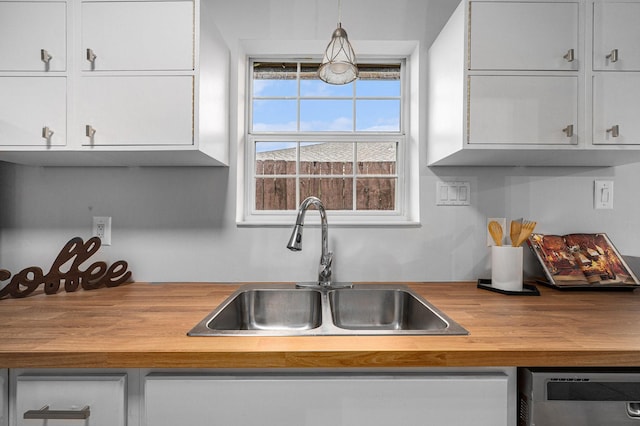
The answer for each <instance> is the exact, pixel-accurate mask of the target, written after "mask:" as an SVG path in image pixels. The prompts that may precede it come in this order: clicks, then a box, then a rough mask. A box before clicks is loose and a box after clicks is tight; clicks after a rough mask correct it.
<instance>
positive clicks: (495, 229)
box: [488, 220, 502, 246]
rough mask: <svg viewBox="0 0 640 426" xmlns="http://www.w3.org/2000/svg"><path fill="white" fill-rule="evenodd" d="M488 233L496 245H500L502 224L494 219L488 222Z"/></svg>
mask: <svg viewBox="0 0 640 426" xmlns="http://www.w3.org/2000/svg"><path fill="white" fill-rule="evenodd" d="M488 227H489V234H490V235H491V238H493V241H494V242H495V243H496V245H497V246H501V245H502V226H500V224H499V223H498V222H496V221H495V220H492V221H491V222H489V225H488Z"/></svg>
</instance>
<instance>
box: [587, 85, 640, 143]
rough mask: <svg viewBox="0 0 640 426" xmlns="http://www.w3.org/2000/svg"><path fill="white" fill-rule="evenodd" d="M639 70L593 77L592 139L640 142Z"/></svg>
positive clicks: (597, 140) (599, 141) (605, 141)
mask: <svg viewBox="0 0 640 426" xmlns="http://www.w3.org/2000/svg"><path fill="white" fill-rule="evenodd" d="M639 99H640V73H599V74H596V75H595V76H594V77H593V143H594V144H617V145H623V144H627V145H638V144H640V120H639V119H638V118H639V117H640V103H639V101H638V100H639Z"/></svg>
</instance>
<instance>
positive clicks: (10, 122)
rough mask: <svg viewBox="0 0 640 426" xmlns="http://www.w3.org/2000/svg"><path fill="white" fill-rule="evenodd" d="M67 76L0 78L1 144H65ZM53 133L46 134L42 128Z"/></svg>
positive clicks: (43, 145)
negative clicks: (0, 94)
mask: <svg viewBox="0 0 640 426" xmlns="http://www.w3.org/2000/svg"><path fill="white" fill-rule="evenodd" d="M66 80H67V79H66V77H49V76H47V77H0V93H2V96H0V145H4V146H8V145H16V146H41V147H47V146H50V145H64V144H65V143H66V140H67V136H66V133H67V131H66V128H67V121H66V117H67V81H66ZM45 127H46V128H48V129H49V131H50V132H53V133H52V134H51V135H50V136H49V138H46V137H44V135H43V129H44V128H45Z"/></svg>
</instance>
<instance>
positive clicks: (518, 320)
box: [0, 282, 640, 368]
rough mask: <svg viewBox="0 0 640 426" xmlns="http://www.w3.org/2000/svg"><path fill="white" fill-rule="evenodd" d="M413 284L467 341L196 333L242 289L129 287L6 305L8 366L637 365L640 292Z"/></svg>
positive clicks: (2, 358)
mask: <svg viewBox="0 0 640 426" xmlns="http://www.w3.org/2000/svg"><path fill="white" fill-rule="evenodd" d="M406 285H408V286H409V287H411V288H412V289H413V290H415V291H416V292H418V293H419V294H420V295H422V296H423V297H424V298H425V299H426V300H428V301H429V302H431V303H432V304H433V305H435V306H436V307H437V308H439V309H440V310H442V311H443V312H444V313H445V314H447V315H448V316H449V317H451V318H452V319H453V320H455V321H457V322H458V323H460V324H461V325H462V326H463V327H465V328H466V329H467V330H468V331H469V335H468V336H417V337H416V336H375V337H369V336H305V337H248V336H240V337H188V336H187V335H186V333H187V331H188V330H190V329H191V328H192V327H193V326H194V325H195V324H196V323H197V322H198V321H200V320H201V319H202V318H204V317H205V316H206V315H207V314H208V313H209V312H210V311H212V310H213V309H214V308H215V307H216V306H217V305H218V304H219V303H221V302H222V301H223V300H224V299H225V298H226V297H227V296H229V295H230V294H231V293H232V292H233V291H234V290H236V289H237V288H238V286H239V284H223V283H216V284H213V283H162V284H149V283H131V284H125V285H121V286H119V287H114V288H100V289H97V290H91V291H86V290H78V291H76V292H74V293H65V292H64V291H60V292H59V293H57V294H54V295H45V294H44V293H42V292H40V293H38V292H35V293H33V294H32V295H30V296H28V297H26V298H22V299H3V300H0V321H1V326H0V368H51V367H65V368H71V367H80V368H83V367H87V368H111V367H113V368H138V367H140V368H279V367H281V368H324V367H326V368H343V367H467V366H468V367H478V366H487V367H489V366H635V367H638V366H640V290H635V291H623V292H602V291H598V292H589V291H580V292H575V291H571V292H562V291H558V290H554V289H549V288H546V287H543V286H538V288H539V290H540V293H541V295H540V296H506V295H503V294H499V293H495V292H491V291H487V290H484V289H478V288H476V283H475V282H458V283H406Z"/></svg>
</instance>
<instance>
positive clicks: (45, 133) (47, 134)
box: [42, 126, 55, 143]
mask: <svg viewBox="0 0 640 426" xmlns="http://www.w3.org/2000/svg"><path fill="white" fill-rule="evenodd" d="M54 133H55V132H54V131H53V130H51V129H50V128H49V127H48V126H45V127H43V128H42V137H43V138H45V139H46V140H47V143H51V136H53V134H54Z"/></svg>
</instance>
